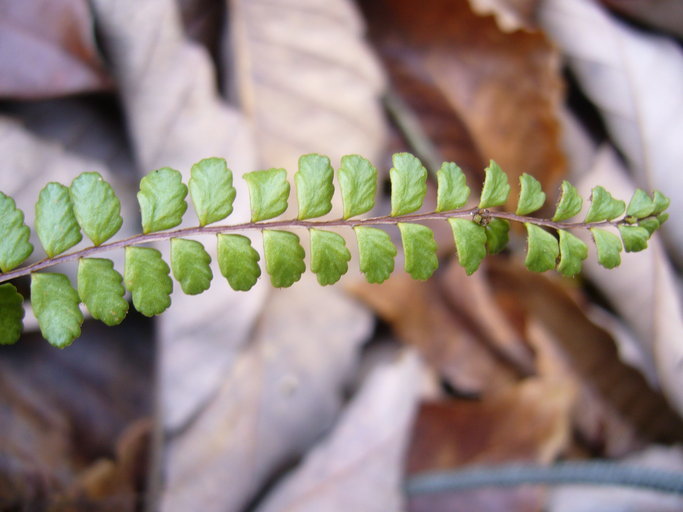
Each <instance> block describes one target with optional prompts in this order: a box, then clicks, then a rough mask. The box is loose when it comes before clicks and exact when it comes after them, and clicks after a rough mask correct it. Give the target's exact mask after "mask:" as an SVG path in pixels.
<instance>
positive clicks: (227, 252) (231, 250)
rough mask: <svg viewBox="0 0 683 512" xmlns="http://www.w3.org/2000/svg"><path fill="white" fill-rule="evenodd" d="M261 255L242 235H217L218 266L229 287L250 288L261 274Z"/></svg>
mask: <svg viewBox="0 0 683 512" xmlns="http://www.w3.org/2000/svg"><path fill="white" fill-rule="evenodd" d="M260 259H261V256H259V253H258V252H257V251H256V249H254V248H253V247H252V246H251V240H249V238H247V237H246V236H243V235H223V234H219V235H218V267H219V268H220V269H221V274H223V276H224V277H225V278H226V279H227V280H228V283H229V284H230V286H231V288H232V289H233V290H238V291H247V290H250V289H251V288H252V287H253V286H254V285H255V284H256V281H257V280H258V278H259V277H260V275H261V267H259V264H258V262H259V260H260Z"/></svg>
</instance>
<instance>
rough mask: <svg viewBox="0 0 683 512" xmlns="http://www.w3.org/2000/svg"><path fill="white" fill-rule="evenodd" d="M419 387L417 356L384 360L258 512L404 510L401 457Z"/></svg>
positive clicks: (404, 448) (388, 511) (404, 352)
mask: <svg viewBox="0 0 683 512" xmlns="http://www.w3.org/2000/svg"><path fill="white" fill-rule="evenodd" d="M419 387H420V371H419V365H418V360H417V358H416V357H415V354H414V353H413V352H409V351H403V352H401V353H399V357H398V358H397V359H396V360H394V361H383V364H381V365H380V366H377V367H376V368H375V369H374V370H373V371H372V372H371V373H370V374H369V376H368V377H367V380H366V382H365V383H364V384H363V386H362V388H361V389H360V391H359V392H358V395H357V396H356V397H355V398H354V399H353V401H352V402H351V404H350V405H349V407H348V408H347V409H346V411H345V412H344V415H343V416H342V417H341V418H340V419H339V421H338V423H337V425H336V427H335V429H334V430H333V431H332V432H331V433H330V435H329V436H328V437H327V438H325V439H323V440H322V441H321V442H320V443H319V444H318V445H317V446H316V447H315V448H314V449H313V450H312V451H311V452H309V454H308V455H307V456H306V458H305V459H304V460H303V462H302V463H301V465H300V466H299V467H298V468H297V469H296V470H294V471H293V472H292V474H291V475H290V476H289V477H288V478H286V479H285V481H284V482H283V483H282V484H281V485H280V486H278V487H277V488H276V489H275V490H274V491H273V492H272V493H271V495H270V496H269V497H268V498H267V499H266V501H265V503H264V504H263V505H262V506H261V507H259V508H258V512H280V511H284V510H287V511H289V512H318V511H323V510H324V511H325V512H347V511H350V510H358V511H361V510H362V511H364V512H371V511H377V512H391V511H400V510H403V505H402V497H401V496H402V491H401V487H402V483H403V456H404V453H405V451H406V448H407V443H408V440H409V435H410V430H411V425H412V420H413V415H414V413H415V408H416V406H417V400H418V395H419V393H418V390H419Z"/></svg>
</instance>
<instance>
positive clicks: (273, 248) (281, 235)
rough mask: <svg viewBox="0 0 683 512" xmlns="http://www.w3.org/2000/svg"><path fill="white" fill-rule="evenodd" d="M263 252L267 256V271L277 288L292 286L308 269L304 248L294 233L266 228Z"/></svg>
mask: <svg viewBox="0 0 683 512" xmlns="http://www.w3.org/2000/svg"><path fill="white" fill-rule="evenodd" d="M263 253H264V256H265V258H266V272H268V274H269V275H270V282H271V283H272V284H273V286H274V287H275V288H287V287H288V286H291V285H292V284H294V283H296V282H297V281H298V280H299V279H301V274H303V273H304V272H305V271H306V265H305V264H304V256H305V253H304V248H303V247H301V244H300V243H299V237H298V236H297V235H295V234H294V233H290V232H289V231H279V230H274V229H265V230H264V231H263Z"/></svg>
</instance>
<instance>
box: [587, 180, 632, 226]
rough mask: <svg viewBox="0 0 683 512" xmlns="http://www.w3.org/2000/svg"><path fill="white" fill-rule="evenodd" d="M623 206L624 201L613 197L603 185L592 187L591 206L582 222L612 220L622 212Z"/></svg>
mask: <svg viewBox="0 0 683 512" xmlns="http://www.w3.org/2000/svg"><path fill="white" fill-rule="evenodd" d="M625 208H626V203H624V201H621V200H619V199H614V198H613V197H612V194H610V193H609V192H607V190H605V189H604V188H603V187H600V186H597V187H594V188H593V192H592V193H591V207H590V209H589V210H588V214H586V219H585V220H584V222H600V221H602V220H612V219H614V218H616V217H618V216H619V215H621V214H622V213H624V209H625Z"/></svg>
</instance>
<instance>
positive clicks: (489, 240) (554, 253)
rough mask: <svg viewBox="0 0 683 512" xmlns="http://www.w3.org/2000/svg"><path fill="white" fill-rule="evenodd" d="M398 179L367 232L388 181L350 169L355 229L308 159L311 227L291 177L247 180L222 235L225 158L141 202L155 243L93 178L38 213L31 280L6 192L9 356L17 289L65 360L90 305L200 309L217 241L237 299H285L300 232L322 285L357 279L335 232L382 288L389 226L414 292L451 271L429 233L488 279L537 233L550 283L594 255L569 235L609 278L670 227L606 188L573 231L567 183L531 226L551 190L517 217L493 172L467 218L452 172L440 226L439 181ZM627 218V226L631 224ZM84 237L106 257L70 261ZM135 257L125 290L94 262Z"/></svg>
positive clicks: (533, 247)
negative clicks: (504, 255)
mask: <svg viewBox="0 0 683 512" xmlns="http://www.w3.org/2000/svg"><path fill="white" fill-rule="evenodd" d="M392 162H393V166H392V168H391V170H390V173H389V174H390V179H391V187H392V188H391V214H390V215H388V216H385V217H370V218H359V217H358V216H359V215H362V214H365V213H367V212H368V211H370V210H371V209H372V208H373V207H374V205H375V195H376V193H377V169H376V168H375V167H374V166H373V165H372V164H371V163H370V162H369V161H368V160H366V159H365V158H363V157H361V156H358V155H347V156H345V157H343V158H342V160H341V166H340V168H339V169H338V171H337V182H338V184H339V188H340V193H341V199H342V202H343V216H342V218H341V219H333V220H323V219H319V217H321V216H323V215H327V214H328V213H329V212H330V211H331V209H332V201H333V197H334V193H335V183H334V182H335V180H334V175H335V173H334V169H333V168H332V165H331V163H330V160H329V158H327V157H325V156H322V155H318V154H309V155H303V156H302V157H301V158H300V159H299V169H298V172H297V173H296V174H295V175H294V183H295V192H296V201H297V205H298V213H297V215H296V216H295V218H291V219H290V220H280V219H277V218H276V217H279V216H280V215H282V214H283V213H285V212H286V211H287V208H288V200H289V196H290V191H291V185H290V183H289V181H288V179H287V171H286V170H285V169H267V170H261V171H254V172H250V173H247V174H245V175H244V180H245V182H246V185H247V189H248V191H249V198H250V208H251V221H250V222H247V223H242V224H232V225H231V224H220V225H217V224H216V223H217V222H220V221H222V220H223V219H225V218H227V217H228V216H229V215H230V214H231V213H232V210H233V202H234V200H235V195H236V191H235V187H234V186H233V175H232V171H231V170H230V169H229V168H228V166H227V164H226V162H225V160H223V159H222V158H207V159H204V160H201V161H199V162H198V163H197V164H195V165H194V166H192V169H191V172H190V179H189V182H188V184H187V185H185V184H184V183H183V181H182V175H181V173H180V172H178V171H177V170H174V169H170V168H163V169H158V170H156V171H153V172H151V173H150V174H148V175H147V176H145V177H144V178H143V179H142V180H141V181H140V190H139V192H138V195H137V197H138V202H139V205H140V211H141V218H142V226H141V229H142V233H141V234H139V235H137V236H134V237H131V238H127V239H124V240H117V241H113V242H109V241H108V240H110V238H111V237H112V236H114V235H115V234H116V233H117V232H118V230H119V229H120V227H121V224H122V218H121V215H120V209H121V203H120V201H119V199H118V198H117V197H116V194H115V193H114V190H113V189H112V187H111V186H110V185H109V184H108V183H107V182H105V181H104V180H103V179H102V177H101V176H100V175H99V174H98V173H94V172H88V173H83V174H81V175H80V176H78V177H77V178H76V179H74V180H73V181H72V183H71V185H70V186H69V187H67V186H65V185H62V184H59V183H49V184H47V185H46V186H45V188H44V189H43V190H42V191H41V193H40V196H39V198H38V202H37V204H36V225H35V229H36V232H37V233H38V238H39V239H40V241H41V244H42V245H43V248H44V249H45V253H46V255H47V256H46V257H45V258H44V259H42V260H40V261H38V262H35V263H33V264H31V265H26V266H24V267H20V265H21V264H22V263H23V262H25V261H26V260H27V259H28V257H29V256H30V254H31V253H32V251H33V247H32V245H31V244H30V243H29V242H28V239H29V236H30V230H29V227H28V226H26V225H25V223H24V214H23V212H21V210H19V209H18V208H17V207H16V204H15V202H14V200H13V199H12V198H10V197H8V196H6V195H4V194H2V193H1V192H0V271H1V272H3V273H0V283H3V282H5V284H0V344H8V343H14V342H16V341H17V340H18V339H19V337H20V334H21V329H22V318H23V316H24V311H23V297H22V296H21V295H20V294H19V292H18V291H17V289H16V287H15V286H14V285H12V284H10V283H7V282H6V281H9V280H11V279H15V278H17V277H20V276H25V275H30V276H31V302H32V304H33V309H34V311H35V313H36V316H37V318H38V323H39V325H40V329H41V331H42V333H43V336H44V337H45V338H46V339H47V340H48V341H49V342H50V343H52V344H53V345H55V346H58V347H64V346H67V345H69V344H70V343H71V342H72V341H73V340H74V339H75V338H76V337H78V336H79V335H80V325H81V323H82V322H83V316H82V314H81V312H80V309H79V303H80V302H83V303H84V304H85V306H86V308H87V309H88V311H90V313H91V314H92V316H93V317H94V318H96V319H98V320H101V321H102V322H104V323H106V324H107V325H116V324H118V323H120V322H121V321H122V320H123V318H124V317H125V316H126V314H127V312H128V309H129V305H128V302H127V301H126V300H125V292H126V290H127V291H128V292H130V294H131V296H132V303H133V307H134V308H135V309H137V310H138V311H139V312H141V313H142V314H144V315H148V316H152V315H158V314H160V313H162V312H163V311H164V310H166V309H167V308H168V307H169V305H170V303H171V298H170V294H171V292H172V290H173V279H172V278H171V275H172V276H173V278H175V280H176V281H177V282H178V283H179V284H180V287H181V289H182V290H183V292H184V293H187V294H190V295H194V294H198V293H202V292H204V291H205V290H207V289H208V288H209V287H210V284H211V280H212V279H213V274H212V271H211V268H210V263H211V257H210V256H209V253H208V252H207V250H206V249H205V247H204V244H203V242H200V241H198V240H193V239H191V238H190V237H195V236H198V235H216V236H217V260H218V261H217V263H218V267H219V269H220V272H221V274H222V275H223V276H224V277H225V278H226V279H227V281H228V284H229V285H230V286H231V287H232V288H233V289H235V290H239V291H246V290H249V289H251V288H252V287H253V286H254V285H255V284H256V282H257V280H258V279H259V277H260V276H261V273H262V266H261V265H262V264H263V263H264V264H265V271H266V272H267V273H268V275H269V276H270V280H271V283H272V284H273V286H276V287H287V286H291V285H292V284H293V283H295V282H296V281H298V280H299V279H300V277H301V275H302V274H303V273H304V272H305V271H306V267H305V263H304V259H305V253H306V250H305V249H304V245H307V244H305V243H304V244H303V245H302V241H301V239H300V237H299V235H297V234H295V233H293V232H291V231H289V229H291V228H305V229H307V230H308V233H309V237H308V238H309V241H310V243H309V244H308V246H309V250H310V265H311V271H312V272H313V273H314V274H315V275H316V277H317V279H318V282H319V283H320V284H321V285H331V284H333V283H336V282H337V281H338V280H339V279H340V278H341V276H342V275H344V274H345V273H346V272H347V271H348V264H349V261H350V259H351V252H350V251H349V249H348V248H347V247H346V242H345V240H344V238H343V237H342V236H340V235H339V234H338V233H335V232H333V231H330V228H352V232H353V233H354V234H355V238H356V240H357V243H358V254H359V267H360V270H361V272H362V273H363V274H364V275H365V278H366V279H367V280H368V281H369V282H371V283H381V282H383V281H384V280H386V279H387V278H388V277H389V276H390V275H391V273H392V272H393V271H394V262H395V258H396V254H397V249H396V246H395V245H394V244H393V242H392V241H391V237H390V236H389V235H388V233H387V232H386V231H384V230H383V229H380V228H381V227H382V226H387V225H392V226H397V228H398V230H399V232H400V235H401V243H402V246H403V251H404V255H405V258H404V261H405V271H406V272H408V273H409V274H410V275H411V276H412V277H414V278H415V279H422V280H423V279H428V278H429V277H430V276H431V275H432V274H433V273H434V272H435V271H436V269H437V267H438V264H439V262H438V258H437V246H436V242H435V240H434V234H433V232H432V230H431V229H430V228H428V227H427V226H425V225H424V224H423V222H424V221H426V220H442V221H448V223H449V225H450V227H451V230H452V232H453V238H454V241H455V248H456V253H457V257H458V260H459V262H460V264H461V265H462V266H463V267H464V269H465V271H466V272H467V274H472V273H473V272H475V271H476V270H477V268H478V267H479V265H480V264H481V262H482V260H483V259H484V258H485V256H486V254H487V253H497V252H500V251H501V250H503V249H504V248H505V246H506V244H507V242H508V231H509V229H510V222H519V223H522V224H524V226H525V228H526V232H527V253H526V260H525V263H526V266H527V268H529V270H532V271H536V272H543V271H548V270H552V269H557V271H559V272H560V273H562V274H563V275H566V276H574V275H576V274H578V273H579V272H580V271H581V265H582V261H583V260H584V259H586V257H587V255H588V247H587V245H586V244H585V243H584V242H583V241H582V240H581V239H579V238H578V237H576V236H575V235H573V234H572V233H570V230H576V229H584V230H589V231H590V233H591V235H592V238H593V241H594V243H595V246H596V249H597V255H598V261H599V262H600V264H602V265H603V266H605V267H606V268H613V267H615V266H617V265H619V263H620V262H621V256H620V253H621V251H622V250H626V251H627V252H634V251H640V250H643V249H645V248H646V247H647V241H648V239H649V237H650V236H651V235H652V233H653V232H655V231H656V230H657V229H658V228H659V226H660V225H661V224H662V223H663V222H664V221H666V218H667V216H668V214H667V213H665V210H666V208H667V207H668V205H669V200H668V198H666V196H664V195H663V194H662V193H661V192H657V191H655V192H654V193H653V194H652V195H651V196H650V195H648V194H647V193H645V192H644V191H642V190H636V192H635V193H634V194H633V197H632V198H631V199H630V201H629V203H628V206H626V203H625V202H624V201H622V200H619V199H615V198H613V197H612V195H611V194H610V193H609V192H608V191H607V190H605V189H604V188H603V187H600V186H598V187H595V188H594V189H593V191H592V194H591V198H590V201H591V206H590V208H589V210H588V213H587V215H586V217H585V219H584V221H583V222H568V220H569V219H571V218H572V217H575V216H576V215H578V214H579V213H580V211H581V209H582V205H583V199H582V198H581V196H580V195H579V193H578V191H577V190H576V188H574V187H573V186H572V185H571V184H570V183H568V182H566V181H565V182H563V183H562V188H561V194H560V199H559V201H558V204H557V206H556V208H555V212H554V215H553V217H552V219H539V218H533V217H529V216H528V215H529V214H530V213H533V212H535V211H537V210H539V209H540V208H542V207H543V205H544V204H545V202H546V194H545V192H543V190H542V188H541V184H540V183H539V182H538V181H537V180H536V179H535V178H533V177H532V176H529V175H527V174H524V175H522V176H521V177H520V196H519V201H518V204H517V207H516V210H515V211H516V213H514V214H513V213H510V212H505V211H501V210H498V209H496V207H500V206H502V205H504V204H505V203H506V202H507V200H508V196H509V194H510V189H511V187H510V184H509V183H508V178H507V175H506V174H505V173H504V172H503V170H502V169H501V168H500V167H499V166H498V165H497V164H496V163H495V162H494V161H491V163H490V164H489V166H488V167H487V168H486V171H485V179H484V183H483V187H482V194H481V197H480V198H479V202H478V206H477V207H474V208H463V207H464V206H465V204H466V202H467V200H468V198H469V196H470V188H469V186H468V185H467V182H466V178H465V174H464V173H463V172H462V170H461V169H460V168H459V167H458V166H457V165H456V164H454V163H452V162H445V163H444V164H443V165H442V166H441V168H440V169H439V170H438V172H437V173H436V179H437V204H436V210H435V211H432V212H420V209H421V208H422V206H423V202H424V198H425V194H426V190H427V188H426V181H427V178H428V173H427V170H426V169H425V167H424V166H423V165H422V163H421V162H420V161H419V160H418V159H417V158H415V157H414V156H413V155H411V154H408V153H398V154H395V155H394V156H393V159H392ZM188 192H189V196H190V199H191V203H192V205H193V207H194V209H195V211H196V213H197V217H198V219H199V225H198V226H193V227H188V228H182V229H174V228H176V227H177V226H178V225H180V223H181V222H182V218H183V215H184V214H185V212H186V210H187V207H188V202H187V200H186V199H187V195H188ZM624 212H625V213H624ZM244 231H246V232H249V231H251V232H253V231H260V232H262V234H263V255H264V262H261V256H260V255H259V252H258V251H257V250H256V249H254V247H253V246H252V241H251V239H250V238H249V237H248V236H245V235H244V234H242V233H241V232H244ZM82 233H85V235H86V236H87V237H88V238H89V239H90V240H91V241H92V242H93V244H94V245H92V246H90V247H87V248H85V249H82V250H77V251H73V252H69V253H67V252H66V251H68V250H69V249H70V248H71V247H73V246H74V245H75V244H77V243H78V242H80V241H81V239H82V237H83V235H82ZM159 240H170V245H171V250H170V265H169V264H168V263H167V262H166V261H164V259H163V257H162V254H161V252H160V251H158V250H157V249H152V248H149V247H141V246H142V245H143V244H146V243H149V242H153V241H159ZM114 249H124V250H125V268H124V276H121V275H120V274H119V273H118V272H117V271H116V270H115V269H114V266H113V263H112V262H111V260H108V259H105V258H100V257H94V256H99V255H100V254H101V253H104V252H105V251H111V250H114ZM74 260H78V261H79V263H78V273H77V281H78V282H77V288H76V289H74V287H73V286H72V285H71V283H70V282H69V279H68V278H67V277H66V276H65V275H63V274H55V273H49V272H42V271H43V270H45V269H48V268H50V267H52V266H54V265H56V264H58V263H63V262H67V261H74Z"/></svg>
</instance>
